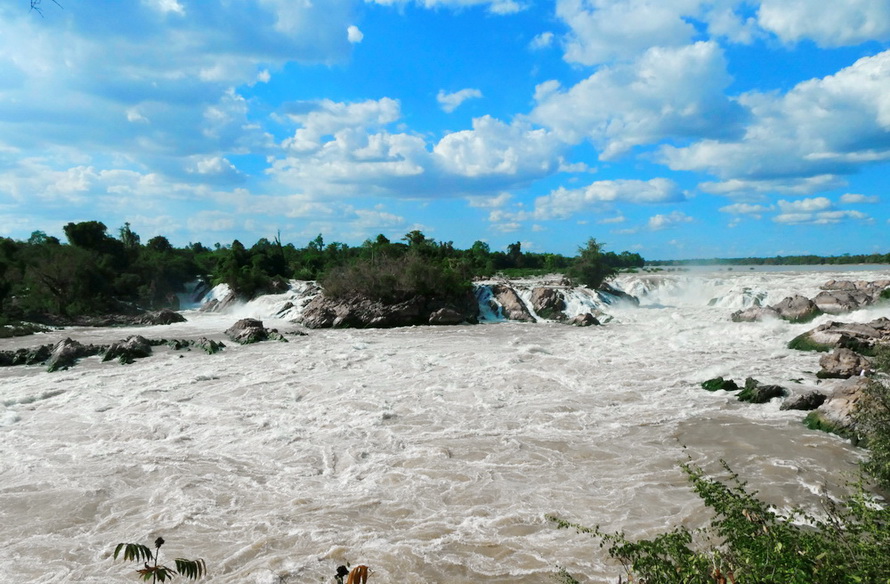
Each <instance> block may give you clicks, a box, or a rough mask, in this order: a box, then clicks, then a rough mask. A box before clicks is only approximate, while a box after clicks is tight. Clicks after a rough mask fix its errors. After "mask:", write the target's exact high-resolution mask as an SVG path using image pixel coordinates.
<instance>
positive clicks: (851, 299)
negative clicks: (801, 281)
mask: <svg viewBox="0 0 890 584" xmlns="http://www.w3.org/2000/svg"><path fill="white" fill-rule="evenodd" d="M871 302H872V299H871V298H870V297H869V296H868V295H866V294H864V293H862V292H847V291H845V290H831V291H829V290H823V291H822V292H819V294H817V295H816V297H815V298H813V303H814V304H815V305H816V306H817V307H818V308H819V310H821V311H822V312H824V313H825V314H843V313H845V312H852V311H854V310H858V309H860V308H862V307H864V306H868V305H869V304H871Z"/></svg>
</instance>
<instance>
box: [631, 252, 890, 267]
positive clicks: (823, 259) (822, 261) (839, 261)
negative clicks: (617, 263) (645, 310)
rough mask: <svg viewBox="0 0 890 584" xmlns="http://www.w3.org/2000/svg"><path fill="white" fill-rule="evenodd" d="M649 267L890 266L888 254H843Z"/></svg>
mask: <svg viewBox="0 0 890 584" xmlns="http://www.w3.org/2000/svg"><path fill="white" fill-rule="evenodd" d="M647 263H648V264H649V265H650V266H814V265H829V266H830V265H850V264H890V253H884V254H880V253H872V254H856V255H852V254H848V253H846V254H843V255H839V256H818V255H796V256H775V257H771V258H711V259H699V260H649V261H648V262H647Z"/></svg>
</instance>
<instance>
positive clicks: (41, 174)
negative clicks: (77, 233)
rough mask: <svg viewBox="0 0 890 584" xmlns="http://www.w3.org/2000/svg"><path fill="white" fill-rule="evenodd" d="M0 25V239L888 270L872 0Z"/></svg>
mask: <svg viewBox="0 0 890 584" xmlns="http://www.w3.org/2000/svg"><path fill="white" fill-rule="evenodd" d="M59 4H61V6H60V5H58V4H55V3H50V2H46V3H43V4H42V5H41V7H40V8H41V10H40V12H39V13H38V12H35V11H32V10H29V9H28V7H29V3H28V2H25V1H18V0H15V1H12V2H5V3H3V4H2V5H0V47H2V49H0V80H2V82H0V233H3V234H6V235H8V236H10V237H13V238H16V239H27V237H28V236H29V235H30V233H31V232H33V231H37V230H39V231H44V232H46V233H47V234H52V235H56V236H57V237H58V236H59V235H58V234H59V233H60V232H61V230H62V227H63V225H64V224H65V223H67V222H69V221H74V222H79V221H89V220H100V221H102V222H104V223H105V224H106V225H107V226H108V228H109V231H110V232H113V231H114V230H116V229H117V228H118V227H119V226H121V225H123V224H124V223H125V222H129V223H130V224H131V226H132V228H133V230H134V231H136V232H137V233H139V234H140V235H141V236H142V238H143V240H147V239H149V238H151V237H153V236H155V235H164V236H165V237H167V238H168V239H169V240H170V241H171V243H173V244H174V245H176V246H183V245H185V244H187V243H188V242H202V243H204V244H205V245H212V244H213V243H216V242H231V241H233V240H235V239H238V240H240V241H242V242H244V243H245V245H249V244H250V243H253V242H255V241H257V240H258V239H260V238H267V239H270V240H271V239H273V238H274V237H275V236H276V234H277V233H278V232H280V233H281V238H282V240H283V241H287V242H293V243H294V245H297V246H300V245H305V242H308V241H310V240H312V239H313V238H314V237H315V236H316V235H317V234H319V233H321V234H323V236H324V238H325V239H326V240H329V241H338V242H342V243H346V244H349V245H359V244H360V243H361V242H362V241H364V240H366V239H368V238H373V237H376V235H377V234H378V233H382V234H384V235H385V236H387V237H388V238H390V239H391V240H393V241H397V240H398V239H399V238H401V237H402V236H403V235H404V234H405V233H408V232H410V231H412V230H420V231H423V232H424V233H425V234H426V235H427V236H429V237H432V238H435V239H436V240H439V241H449V240H450V241H454V242H455V245H457V246H459V247H463V248H466V247H468V246H470V245H472V243H473V241H475V240H481V241H485V242H486V243H488V244H489V245H490V247H491V249H493V250H503V249H505V248H506V246H507V245H509V244H511V243H514V242H516V241H519V242H521V244H522V247H523V249H524V250H527V251H535V252H542V253H543V252H551V253H560V254H562V255H574V254H575V253H576V250H577V248H578V247H579V246H581V245H583V244H584V242H585V241H587V239H588V238H590V237H595V238H596V239H597V240H598V241H601V242H604V243H605V244H606V249H608V250H610V251H616V252H620V251H630V252H636V253H639V254H640V255H642V256H643V257H653V258H654V257H658V258H667V260H672V259H680V258H739V257H774V256H777V255H781V256H791V255H806V254H815V255H820V256H839V255H842V254H843V253H848V252H849V250H851V249H853V250H856V252H855V253H862V254H871V253H886V250H887V247H888V244H890V238H888V236H887V232H888V228H890V205H888V200H890V199H888V198H890V194H888V187H890V102H888V98H887V96H888V95H890V3H888V2H861V1H858V0H856V1H854V0H839V1H838V2H834V3H815V2H804V1H799V0H798V1H793V2H792V1H787V0H719V1H717V2H715V1H713V0H687V1H684V2H664V1H662V0H552V1H540V0H538V1H536V0H325V1H324V2H318V3H298V2H294V3H289V2H281V1H278V0H276V1H274V2H273V1H268V0H243V1H242V2H237V3H231V2H222V1H221V0H202V1H201V2H198V1H197V0H143V1H141V2H119V3H74V2H72V3H66V2H60V3H59Z"/></svg>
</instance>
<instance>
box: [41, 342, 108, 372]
mask: <svg viewBox="0 0 890 584" xmlns="http://www.w3.org/2000/svg"><path fill="white" fill-rule="evenodd" d="M98 352H99V349H98V348H97V347H94V346H92V345H82V344H81V343H79V342H77V341H72V340H71V339H63V340H61V341H59V342H58V343H56V345H55V346H54V347H53V350H52V353H51V354H50V356H49V358H48V359H47V360H46V370H47V371H49V372H50V373H52V372H53V371H59V370H61V369H68V368H69V367H72V366H74V365H75V364H76V363H77V360H78V359H81V358H83V357H89V356H91V355H95V354H96V353H98Z"/></svg>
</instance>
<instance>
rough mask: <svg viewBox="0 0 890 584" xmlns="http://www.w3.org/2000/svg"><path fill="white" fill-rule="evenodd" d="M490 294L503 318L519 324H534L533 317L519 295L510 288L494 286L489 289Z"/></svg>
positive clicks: (503, 285)
mask: <svg viewBox="0 0 890 584" xmlns="http://www.w3.org/2000/svg"><path fill="white" fill-rule="evenodd" d="M491 294H492V296H494V298H495V299H496V300H497V301H498V303H499V304H500V307H501V312H502V314H503V315H504V318H506V319H508V320H518V321H520V322H535V317H533V316H532V315H531V313H530V312H529V311H528V309H527V308H526V307H525V303H523V302H522V299H521V298H520V297H519V294H517V293H516V290H514V289H513V288H512V287H510V286H508V285H506V284H495V285H493V286H492V287H491Z"/></svg>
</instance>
